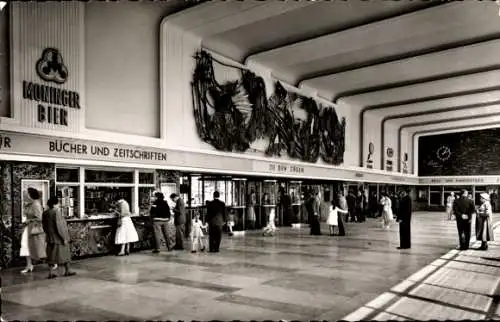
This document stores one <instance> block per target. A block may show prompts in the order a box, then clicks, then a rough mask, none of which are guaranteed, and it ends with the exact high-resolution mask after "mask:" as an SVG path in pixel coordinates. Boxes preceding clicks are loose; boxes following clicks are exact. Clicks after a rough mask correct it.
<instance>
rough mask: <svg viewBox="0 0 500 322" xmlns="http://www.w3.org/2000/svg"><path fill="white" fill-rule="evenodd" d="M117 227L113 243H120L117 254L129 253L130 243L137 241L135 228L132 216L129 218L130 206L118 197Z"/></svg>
mask: <svg viewBox="0 0 500 322" xmlns="http://www.w3.org/2000/svg"><path fill="white" fill-rule="evenodd" d="M117 199H118V200H117V201H116V203H117V208H118V229H116V235H115V244H117V245H121V248H120V252H119V253H118V255H117V256H124V255H128V254H130V243H135V242H138V241H139V236H138V235H137V230H135V227H134V223H133V222H132V218H130V216H131V214H130V206H129V204H128V202H127V201H125V199H123V198H120V197H118V198H117Z"/></svg>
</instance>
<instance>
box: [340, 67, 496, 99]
mask: <svg viewBox="0 0 500 322" xmlns="http://www.w3.org/2000/svg"><path fill="white" fill-rule="evenodd" d="M496 69H500V64H495V65H492V66H486V67H478V68H472V69H468V70H463V71H459V72H449V73H444V74H441V75H436V76H430V77H422V78H417V79H412V80H406V81H400V82H394V83H389V84H383V85H376V86H370V87H365V88H359V89H353V90H348V91H344V92H340V93H338V94H335V96H334V97H333V99H332V102H334V103H338V100H339V99H341V98H345V97H349V96H355V95H361V94H367V93H373V92H378V91H384V90H388V89H393V88H396V87H403V86H411V85H418V84H423V83H428V82H435V81H439V80H445V79H449V78H456V77H462V76H467V75H470V74H478V73H487V72H491V71H493V70H496Z"/></svg>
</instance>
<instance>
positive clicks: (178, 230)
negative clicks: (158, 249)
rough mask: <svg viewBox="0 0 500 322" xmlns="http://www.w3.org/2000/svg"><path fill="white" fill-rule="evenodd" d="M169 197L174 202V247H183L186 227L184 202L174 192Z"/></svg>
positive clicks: (181, 248) (179, 248)
mask: <svg viewBox="0 0 500 322" xmlns="http://www.w3.org/2000/svg"><path fill="white" fill-rule="evenodd" d="M170 199H172V201H173V202H175V208H174V224H175V247H174V249H178V250H183V249H184V243H183V241H184V234H185V232H184V230H185V228H186V204H185V203H184V200H182V198H181V197H179V196H178V195H176V194H175V193H173V194H171V195H170Z"/></svg>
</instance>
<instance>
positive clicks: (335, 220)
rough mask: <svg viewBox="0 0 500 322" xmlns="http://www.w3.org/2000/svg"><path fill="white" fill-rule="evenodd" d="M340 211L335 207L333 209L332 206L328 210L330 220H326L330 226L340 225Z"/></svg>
mask: <svg viewBox="0 0 500 322" xmlns="http://www.w3.org/2000/svg"><path fill="white" fill-rule="evenodd" d="M340 210H341V209H339V208H338V207H335V209H333V206H330V208H329V209H328V219H327V220H326V222H327V224H328V225H330V226H338V225H339V211H340Z"/></svg>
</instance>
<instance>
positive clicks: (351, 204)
mask: <svg viewBox="0 0 500 322" xmlns="http://www.w3.org/2000/svg"><path fill="white" fill-rule="evenodd" d="M346 200H347V208H348V209H349V214H348V215H347V220H346V221H351V222H356V221H357V218H356V196H354V192H353V191H352V190H349V193H348V194H347V197H346Z"/></svg>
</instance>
